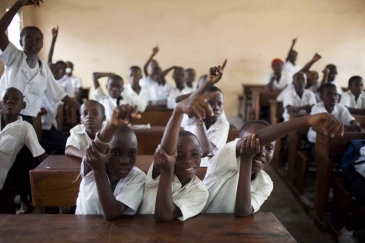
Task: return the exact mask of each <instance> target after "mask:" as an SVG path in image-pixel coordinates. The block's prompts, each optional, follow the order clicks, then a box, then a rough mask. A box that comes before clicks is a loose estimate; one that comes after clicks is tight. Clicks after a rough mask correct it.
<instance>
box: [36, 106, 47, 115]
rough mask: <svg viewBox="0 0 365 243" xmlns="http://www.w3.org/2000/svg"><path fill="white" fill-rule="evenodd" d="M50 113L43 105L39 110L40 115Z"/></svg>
mask: <svg viewBox="0 0 365 243" xmlns="http://www.w3.org/2000/svg"><path fill="white" fill-rule="evenodd" d="M47 113H48V111H47V110H46V109H44V108H43V107H42V108H41V109H40V110H39V111H38V115H41V116H43V115H46V114H47Z"/></svg>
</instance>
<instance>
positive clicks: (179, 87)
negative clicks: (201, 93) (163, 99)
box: [161, 66, 193, 109]
mask: <svg viewBox="0 0 365 243" xmlns="http://www.w3.org/2000/svg"><path fill="white" fill-rule="evenodd" d="M171 70H174V74H173V76H172V78H173V79H174V81H175V85H176V86H175V88H172V89H171V90H170V93H169V96H168V97H167V108H169V109H175V107H176V98H177V97H178V96H180V95H184V94H190V93H192V92H193V89H191V88H189V87H187V86H186V85H185V82H186V80H185V78H184V69H183V68H182V67H176V66H174V67H171V68H168V69H166V70H165V71H164V72H163V73H162V74H161V76H162V79H165V76H166V75H167V74H168V73H169V72H170V71H171Z"/></svg>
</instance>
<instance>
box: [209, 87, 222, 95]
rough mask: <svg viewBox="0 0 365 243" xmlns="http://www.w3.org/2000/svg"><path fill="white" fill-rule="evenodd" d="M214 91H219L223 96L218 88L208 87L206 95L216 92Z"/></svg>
mask: <svg viewBox="0 0 365 243" xmlns="http://www.w3.org/2000/svg"><path fill="white" fill-rule="evenodd" d="M216 91H219V92H221V93H222V94H223V92H222V90H221V89H220V88H218V87H217V86H214V85H213V86H210V87H209V88H208V89H207V91H206V92H208V93H213V92H216Z"/></svg>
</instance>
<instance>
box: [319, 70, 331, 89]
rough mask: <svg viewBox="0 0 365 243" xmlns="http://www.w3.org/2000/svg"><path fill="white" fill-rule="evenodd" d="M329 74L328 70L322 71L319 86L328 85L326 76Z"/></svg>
mask: <svg viewBox="0 0 365 243" xmlns="http://www.w3.org/2000/svg"><path fill="white" fill-rule="evenodd" d="M329 74H330V70H329V69H328V68H325V69H324V70H323V78H322V82H321V86H322V85H324V84H326V83H328V75H329Z"/></svg>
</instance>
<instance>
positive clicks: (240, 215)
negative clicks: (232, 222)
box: [234, 211, 253, 218]
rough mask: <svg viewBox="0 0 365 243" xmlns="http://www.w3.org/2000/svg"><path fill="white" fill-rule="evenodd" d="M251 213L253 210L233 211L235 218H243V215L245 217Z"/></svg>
mask: <svg viewBox="0 0 365 243" xmlns="http://www.w3.org/2000/svg"><path fill="white" fill-rule="evenodd" d="M251 214H253V212H248V211H246V212H245V211H240V212H237V211H235V212H234V216H235V217H237V218H243V217H247V216H250V215H251Z"/></svg>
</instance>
